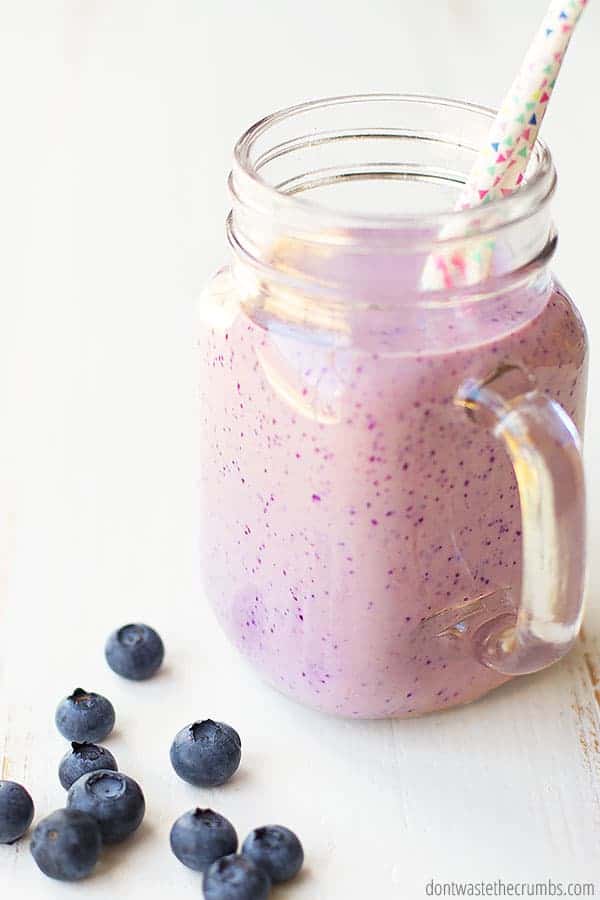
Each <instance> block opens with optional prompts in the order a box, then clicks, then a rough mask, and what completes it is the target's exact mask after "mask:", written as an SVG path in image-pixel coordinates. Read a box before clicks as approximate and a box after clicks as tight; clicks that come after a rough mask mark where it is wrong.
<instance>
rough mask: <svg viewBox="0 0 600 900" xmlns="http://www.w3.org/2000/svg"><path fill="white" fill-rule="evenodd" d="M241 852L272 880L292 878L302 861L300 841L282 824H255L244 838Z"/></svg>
mask: <svg viewBox="0 0 600 900" xmlns="http://www.w3.org/2000/svg"><path fill="white" fill-rule="evenodd" d="M242 853H243V855H244V856H245V857H247V858H248V859H251V860H252V862H253V863H255V864H256V865H257V866H259V868H261V869H264V870H265V872H266V873H267V875H268V876H269V878H270V879H271V881H272V882H273V884H277V883H278V882H280V881H288V880H289V879H290V878H293V877H294V875H297V874H298V872H299V871H300V869H301V868H302V863H303V862H304V851H303V849H302V844H301V843H300V841H299V840H298V838H297V837H296V835H295V834H294V832H293V831H290V829H289V828H284V827H283V825H265V826H264V827H263V828H255V829H254V831H251V832H250V834H249V835H248V837H247V838H246V840H245V841H244V843H243V845H242Z"/></svg>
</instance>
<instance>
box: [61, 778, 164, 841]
mask: <svg viewBox="0 0 600 900" xmlns="http://www.w3.org/2000/svg"><path fill="white" fill-rule="evenodd" d="M67 805H68V807H69V809H79V810H81V812H84V813H88V814H89V815H90V816H92V817H93V818H94V819H95V820H96V822H97V823H98V825H99V826H100V834H101V835H102V840H103V841H104V843H105V844H114V843H117V841H122V840H123V839H124V838H126V837H128V835H130V834H131V833H132V832H133V831H135V830H136V828H137V827H138V826H139V825H140V824H141V821H142V819H143V818H144V812H145V809H146V804H145V801H144V795H143V794H142V789H141V788H140V786H139V784H138V783H137V781H134V780H133V778H130V777H129V775H123V773H122V772H111V771H110V770H109V769H106V770H104V769H100V771H98V772H88V774H87V775H82V777H81V778H78V779H77V781H76V782H75V783H74V784H73V785H71V787H70V788H69V793H68V795H67Z"/></svg>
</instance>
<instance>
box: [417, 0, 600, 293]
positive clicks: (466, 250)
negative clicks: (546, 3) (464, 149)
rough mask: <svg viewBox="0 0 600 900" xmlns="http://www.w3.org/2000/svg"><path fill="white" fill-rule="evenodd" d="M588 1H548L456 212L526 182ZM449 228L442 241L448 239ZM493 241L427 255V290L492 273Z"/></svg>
mask: <svg viewBox="0 0 600 900" xmlns="http://www.w3.org/2000/svg"><path fill="white" fill-rule="evenodd" d="M587 4H588V0H552V2H551V3H550V7H549V9H548V12H547V13H546V15H545V17H544V20H543V22H542V24H541V26H540V28H539V31H538V32H537V34H536V36H535V38H534V40H533V43H532V44H531V46H530V48H529V50H528V51H527V54H526V56H525V59H524V60H523V64H522V66H521V68H520V70H519V74H518V75H517V77H516V79H515V81H514V82H513V84H512V85H511V88H510V90H509V92H508V94H507V95H506V97H505V99H504V103H503V104H502V107H501V108H500V111H499V113H498V115H497V116H496V118H495V120H494V124H493V125H492V128H491V131H490V133H489V135H488V138H487V140H486V143H485V145H484V146H483V148H482V149H481V151H480V153H479V155H478V157H477V160H476V162H475V165H474V166H473V169H472V170H471V174H470V176H469V179H468V181H467V183H466V185H465V189H464V191H463V193H462V194H461V197H460V200H459V202H458V204H457V209H467V208H472V207H476V206H479V205H485V204H487V203H490V202H491V201H492V200H498V199H501V198H502V197H507V196H508V195H509V194H512V193H513V191H515V190H517V189H518V187H519V185H520V184H521V183H522V181H523V180H524V178H525V170H526V168H527V164H528V162H529V159H530V157H531V152H532V150H533V147H534V145H535V142H536V140H537V136H538V131H539V129H540V125H541V124H542V121H543V119H544V116H545V114H546V110H547V108H548V103H549V101H550V98H551V96H552V92H553V90H554V85H555V84H556V79H557V76H558V73H559V71H560V67H561V65H562V61H563V59H564V55H565V52H566V50H567V47H568V46H569V41H570V40H571V37H572V35H573V31H574V28H575V26H576V24H577V22H578V21H579V17H580V16H581V13H582V12H583V10H584V8H585V7H586V6H587ZM454 236H458V235H455V234H454V233H453V230H452V227H451V226H449V227H447V228H445V229H444V230H443V231H442V232H441V234H440V237H441V238H452V237H454ZM493 253H494V242H493V241H486V242H484V243H482V242H481V241H480V240H479V241H478V240H477V239H473V240H471V241H465V244H464V245H461V246H460V247H455V248H454V249H453V250H452V251H451V252H447V251H442V252H441V253H439V254H434V255H432V256H430V257H429V259H428V260H427V263H426V265H425V268H424V270H423V276H422V287H424V288H425V289H428V290H432V289H440V288H446V289H450V288H452V287H454V286H455V285H456V283H457V282H458V283H460V284H475V283H477V282H478V281H481V280H482V279H483V278H485V277H486V276H487V275H488V274H489V271H490V268H491V264H492V258H493Z"/></svg>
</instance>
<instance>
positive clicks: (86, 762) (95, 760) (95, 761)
mask: <svg viewBox="0 0 600 900" xmlns="http://www.w3.org/2000/svg"><path fill="white" fill-rule="evenodd" d="M71 748H72V749H71V750H68V751H67V752H66V753H65V755H64V756H63V758H62V759H61V761H60V766H59V767H58V777H59V779H60V783H61V784H62V786H63V787H64V789H65V790H66V791H68V790H69V788H70V787H71V785H72V784H73V782H74V781H77V779H78V778H81V776H82V775H85V774H86V773H87V772H97V771H98V769H111V770H112V771H113V772H116V771H117V769H118V768H119V767H118V765H117V761H116V759H115V758H114V756H113V755H112V753H111V752H110V750H107V749H106V747H99V746H98V745H97V744H87V743H85V741H84V743H83V744H78V743H77V741H73V743H72V744H71Z"/></svg>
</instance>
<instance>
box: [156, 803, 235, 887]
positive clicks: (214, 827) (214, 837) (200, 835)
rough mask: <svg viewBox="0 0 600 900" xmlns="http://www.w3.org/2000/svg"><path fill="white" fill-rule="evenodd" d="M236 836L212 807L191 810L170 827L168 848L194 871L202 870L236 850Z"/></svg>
mask: <svg viewBox="0 0 600 900" xmlns="http://www.w3.org/2000/svg"><path fill="white" fill-rule="evenodd" d="M237 846H238V838H237V834H236V833H235V828H234V827H233V825H232V824H231V822H230V821H229V820H228V819H226V818H225V817H224V816H221V815H219V813H216V812H213V811H212V809H199V808H196V809H191V810H190V811H189V812H186V813H184V814H183V815H182V816H179V818H178V819H177V821H176V822H175V823H174V825H173V827H172V828H171V850H172V851H173V853H174V854H175V856H176V857H177V859H178V860H179V861H180V862H182V863H183V864H184V866H188V867H189V868H190V869H196V871H197V872H205V871H206V870H207V869H208V867H209V866H210V865H212V863H214V862H215V861H216V860H217V859H221V857H222V856H229V854H230V853H235V851H236V850H237Z"/></svg>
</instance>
